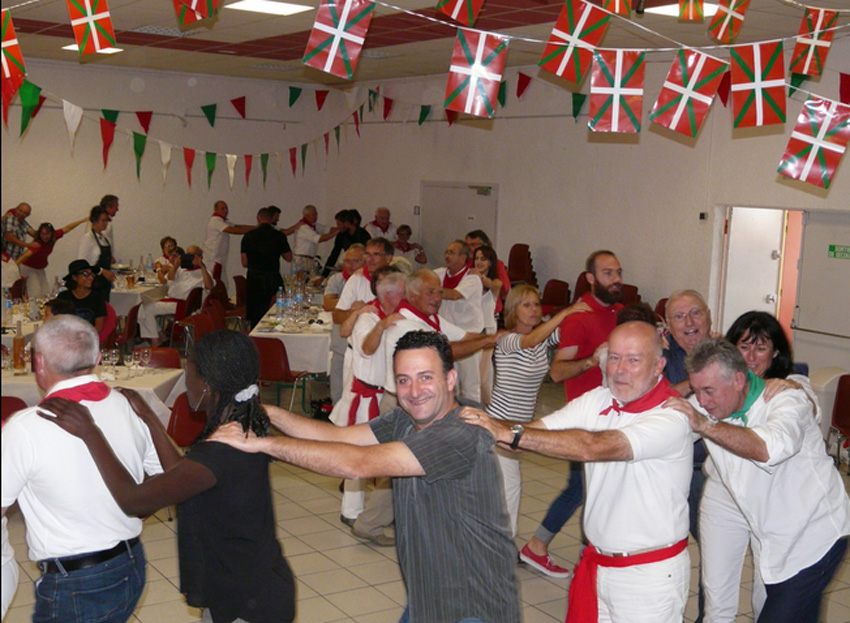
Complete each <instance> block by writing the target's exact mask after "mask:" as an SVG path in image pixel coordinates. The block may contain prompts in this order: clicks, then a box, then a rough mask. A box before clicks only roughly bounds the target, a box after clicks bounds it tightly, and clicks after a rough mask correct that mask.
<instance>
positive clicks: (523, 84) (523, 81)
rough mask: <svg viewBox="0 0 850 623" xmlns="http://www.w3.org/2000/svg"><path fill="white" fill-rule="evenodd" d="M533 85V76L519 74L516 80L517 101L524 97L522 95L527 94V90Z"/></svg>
mask: <svg viewBox="0 0 850 623" xmlns="http://www.w3.org/2000/svg"><path fill="white" fill-rule="evenodd" d="M529 84H531V76H529V75H527V74H524V73H522V72H519V73H518V74H517V80H516V96H517V99H519V98H520V97H522V94H523V93H525V90H526V89H527V88H528V85H529Z"/></svg>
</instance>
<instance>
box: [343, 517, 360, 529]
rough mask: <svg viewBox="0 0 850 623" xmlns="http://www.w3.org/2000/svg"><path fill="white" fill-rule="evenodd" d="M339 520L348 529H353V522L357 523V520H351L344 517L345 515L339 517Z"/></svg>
mask: <svg viewBox="0 0 850 623" xmlns="http://www.w3.org/2000/svg"><path fill="white" fill-rule="evenodd" d="M339 520H340V521H341V522H342V523H344V524H345V525H346V526H348V527H350V528H353V527H354V522H355V521H357V519H352V518H351V517H346V516H345V515H340V516H339Z"/></svg>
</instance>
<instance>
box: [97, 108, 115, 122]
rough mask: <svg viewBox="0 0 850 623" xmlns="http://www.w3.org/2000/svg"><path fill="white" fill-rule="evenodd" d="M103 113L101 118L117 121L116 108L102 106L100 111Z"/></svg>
mask: <svg viewBox="0 0 850 623" xmlns="http://www.w3.org/2000/svg"><path fill="white" fill-rule="evenodd" d="M100 112H101V113H102V114H103V118H104V119H106V120H107V121H108V122H109V123H117V122H118V113H119V112H120V111H118V110H109V109H108V108H104V109H102V110H101V111H100Z"/></svg>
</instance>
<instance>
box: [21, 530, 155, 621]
mask: <svg viewBox="0 0 850 623" xmlns="http://www.w3.org/2000/svg"><path fill="white" fill-rule="evenodd" d="M144 587H145V550H144V549H143V548H142V544H141V542H139V543H136V545H135V546H134V547H133V548H132V549H130V550H129V551H128V552H126V553H124V554H120V555H118V556H116V557H115V558H112V559H111V560H107V561H106V562H102V563H100V564H99V565H95V566H94V567H89V568H88V569H80V570H79V571H71V572H70V573H68V572H66V573H45V574H44V575H42V576H41V579H39V580H38V582H36V585H35V610H34V612H33V615H32V620H33V623H124V622H125V621H127V620H128V619H130V618H131V617H132V616H133V610H135V609H136V604H137V603H138V601H139V598H140V597H141V596H142V589H144Z"/></svg>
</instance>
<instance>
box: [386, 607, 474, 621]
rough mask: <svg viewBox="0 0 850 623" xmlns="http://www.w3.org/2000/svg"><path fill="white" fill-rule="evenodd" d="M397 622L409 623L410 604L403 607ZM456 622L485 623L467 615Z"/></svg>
mask: <svg viewBox="0 0 850 623" xmlns="http://www.w3.org/2000/svg"><path fill="white" fill-rule="evenodd" d="M398 623H410V606H407V607H406V608H405V609H404V612H402V613H401V618H400V619H399V620H398ZM457 623H485V622H484V621H482V620H481V619H476V618H474V617H472V618H470V617H467V618H465V619H461V620H460V621H458V622H457Z"/></svg>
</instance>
